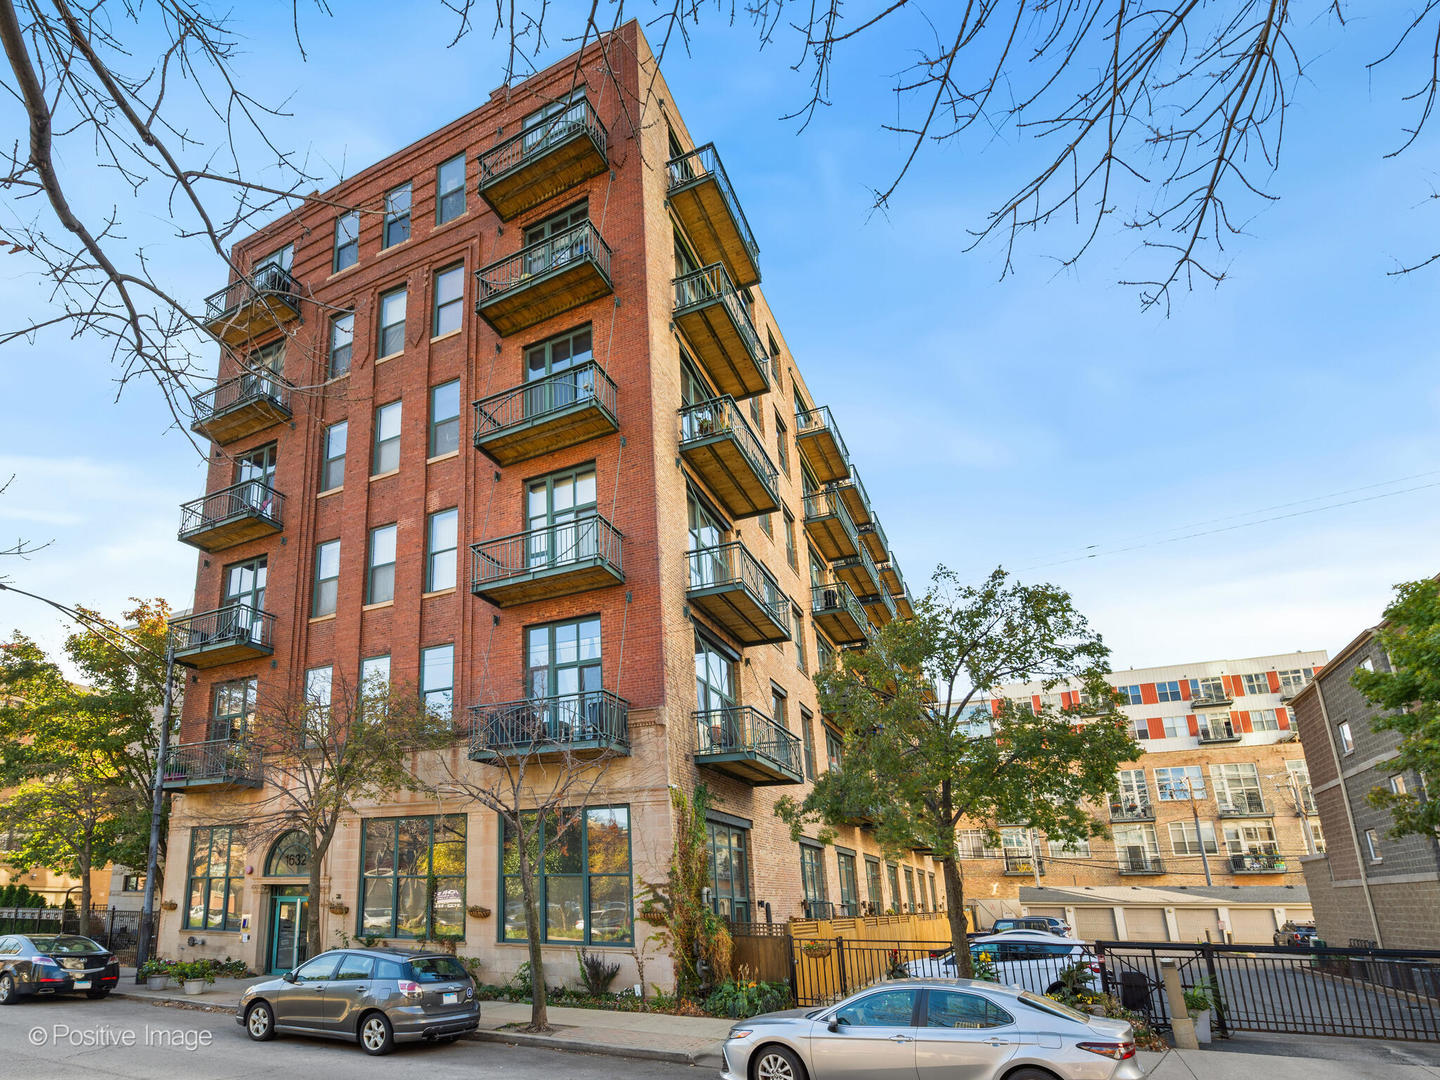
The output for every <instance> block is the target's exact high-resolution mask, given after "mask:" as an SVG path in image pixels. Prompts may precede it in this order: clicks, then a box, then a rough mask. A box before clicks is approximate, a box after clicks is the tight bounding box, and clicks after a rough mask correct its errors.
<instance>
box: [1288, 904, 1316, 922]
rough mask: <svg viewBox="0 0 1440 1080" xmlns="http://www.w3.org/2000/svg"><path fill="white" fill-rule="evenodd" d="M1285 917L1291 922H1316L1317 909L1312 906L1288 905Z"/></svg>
mask: <svg viewBox="0 0 1440 1080" xmlns="http://www.w3.org/2000/svg"><path fill="white" fill-rule="evenodd" d="M1285 918H1287V919H1289V920H1290V921H1291V922H1314V921H1315V909H1314V908H1312V907H1287V908H1286V909H1285Z"/></svg>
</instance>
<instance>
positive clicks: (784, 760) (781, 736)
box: [693, 705, 802, 787]
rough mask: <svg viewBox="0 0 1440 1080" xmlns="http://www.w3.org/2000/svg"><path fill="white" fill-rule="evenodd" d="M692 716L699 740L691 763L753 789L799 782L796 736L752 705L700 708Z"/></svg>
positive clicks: (798, 754)
mask: <svg viewBox="0 0 1440 1080" xmlns="http://www.w3.org/2000/svg"><path fill="white" fill-rule="evenodd" d="M693 715H694V717H695V731H696V736H697V737H698V740H699V741H698V743H697V744H696V750H695V764H697V765H705V766H708V767H709V768H712V769H717V770H719V771H720V772H723V773H728V774H729V775H731V776H735V777H738V778H740V779H741V780H746V781H748V782H749V783H751V784H753V785H754V786H756V787H762V786H766V785H770V784H798V783H800V782H801V780H802V777H801V773H800V737H799V736H798V735H792V734H791V733H790V732H789V731H787V730H786V729H785V727H784V726H783V725H781V724H779V723H776V721H774V720H772V719H771V718H770V717H768V716H766V715H765V714H764V713H762V712H760V711H759V710H758V709H756V708H755V707H754V706H752V705H731V706H727V707H725V708H720V709H701V710H697V711H696V712H695V713H694V714H693Z"/></svg>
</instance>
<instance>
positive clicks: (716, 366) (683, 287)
mask: <svg viewBox="0 0 1440 1080" xmlns="http://www.w3.org/2000/svg"><path fill="white" fill-rule="evenodd" d="M672 317H673V318H674V320H675V325H676V326H677V327H679V329H680V332H681V333H683V334H684V335H685V338H686V340H688V341H689V342H690V347H691V349H692V350H694V353H695V357H696V359H698V360H699V361H700V363H701V364H702V365H703V366H704V368H705V370H706V371H707V372H709V373H710V378H711V379H712V380H713V381H714V383H715V386H716V388H717V389H718V390H719V391H720V393H722V394H729V395H730V396H731V397H733V398H736V399H737V400H739V399H743V398H749V397H754V396H755V395H756V394H763V393H765V391H767V390H769V389H770V360H769V358H768V357H767V356H766V354H765V347H764V346H763V345H762V344H761V343H760V335H759V334H757V333H756V332H755V324H754V323H753V322H751V321H750V312H749V311H747V310H746V308H745V305H744V304H743V303H742V302H741V300H740V296H739V294H738V293H736V291H735V286H734V285H733V284H731V282H730V276H729V275H728V274H726V273H725V267H723V266H721V265H720V264H719V263H711V264H710V265H709V266H707V267H705V268H704V269H701V270H696V271H695V272H694V273H692V274H686V275H685V276H684V277H678V278H676V279H675V309H674V313H673V316H672Z"/></svg>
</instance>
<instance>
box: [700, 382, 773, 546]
mask: <svg viewBox="0 0 1440 1080" xmlns="http://www.w3.org/2000/svg"><path fill="white" fill-rule="evenodd" d="M680 456H681V457H682V458H684V459H685V463H686V464H687V465H689V466H690V468H692V469H694V470H695V475H696V476H698V477H699V478H700V479H701V480H702V481H704V483H705V486H706V487H708V488H709V489H710V491H711V492H712V493H713V494H714V495H715V497H716V498H717V499H718V500H719V501H720V504H721V506H722V507H724V509H725V512H726V513H728V514H729V515H730V516H731V517H732V518H747V517H754V516H755V515H757V514H768V513H770V512H772V511H774V510H778V509H779V508H780V485H779V480H778V473H777V472H776V469H775V466H774V465H772V464H771V463H770V457H769V455H767V454H766V453H765V450H764V448H763V447H762V445H761V443H760V440H759V438H758V437H757V436H756V435H755V432H754V431H753V430H752V429H751V427H750V425H749V424H748V423H746V421H745V418H744V417H743V416H742V415H740V409H739V408H738V407H737V406H736V404H735V399H734V398H732V397H729V396H725V397H718V398H712V399H711V400H710V401H702V402H700V403H699V404H697V405H687V406H686V407H685V408H683V409H681V410H680Z"/></svg>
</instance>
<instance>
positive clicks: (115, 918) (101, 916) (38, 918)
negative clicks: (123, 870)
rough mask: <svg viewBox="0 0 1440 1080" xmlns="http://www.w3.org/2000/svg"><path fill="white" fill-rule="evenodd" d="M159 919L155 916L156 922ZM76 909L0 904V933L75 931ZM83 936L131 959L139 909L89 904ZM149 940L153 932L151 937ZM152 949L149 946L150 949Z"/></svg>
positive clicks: (135, 940)
mask: <svg viewBox="0 0 1440 1080" xmlns="http://www.w3.org/2000/svg"><path fill="white" fill-rule="evenodd" d="M158 922H159V920H158V919H157V920H156V923H157V924H158ZM80 932H81V930H80V912H79V910H78V909H76V908H74V907H68V908H58V907H46V908H13V907H0V934H78V933H80ZM86 937H88V938H90V939H91V940H92V941H96V942H98V943H99V944H101V945H103V946H105V948H107V949H109V950H110V951H111V952H114V953H118V954H119V955H120V958H121V960H122V961H124V960H125V959H126V957H127V954H128V956H129V958H130V960H131V961H132V962H133V960H134V955H135V946H136V944H137V943H138V942H139V940H140V912H139V911H127V910H123V909H118V908H113V907H100V906H94V905H92V906H91V908H90V926H89V929H88V932H87V933H86ZM151 940H152V944H153V941H154V935H153V934H152V937H151ZM152 951H153V950H152Z"/></svg>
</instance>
